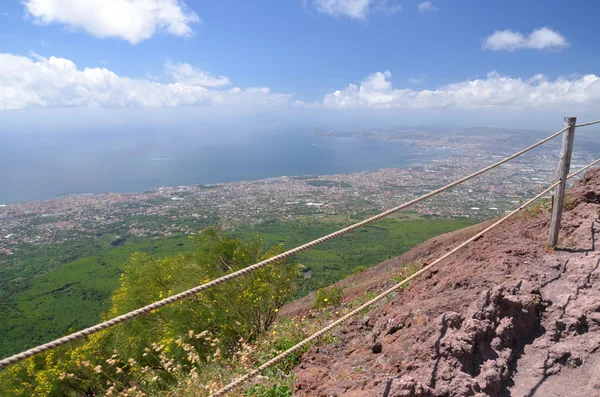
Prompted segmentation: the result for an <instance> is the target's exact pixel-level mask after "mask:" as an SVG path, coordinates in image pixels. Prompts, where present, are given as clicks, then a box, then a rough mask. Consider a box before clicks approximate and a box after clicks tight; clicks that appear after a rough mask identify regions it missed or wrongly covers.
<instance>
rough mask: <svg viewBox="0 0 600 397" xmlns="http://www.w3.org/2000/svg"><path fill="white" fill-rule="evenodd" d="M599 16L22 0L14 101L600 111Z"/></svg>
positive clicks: (524, 10)
mask: <svg viewBox="0 0 600 397" xmlns="http://www.w3.org/2000/svg"><path fill="white" fill-rule="evenodd" d="M153 3H154V8H150V9H149V8H148V7H147V5H148V4H150V5H152V4H153ZM124 4H125V5H126V8H125V11H124V8H123V7H124ZM158 4H162V5H160V6H158ZM165 4H167V6H165ZM160 7H163V8H164V9H160ZM598 15H600V3H598V2H596V1H574V2H572V1H508V0H503V1H483V0H482V1H474V0H473V1H458V0H456V1H447V0H446V1H443V0H437V1H436V0H432V1H428V2H423V1H412V0H402V1H395V0H387V1H384V0H304V1H302V0H297V1H296V0H286V1H282V0H263V1H260V2H255V1H233V0H229V1H228V0H224V1H202V0H194V1H191V0H187V1H185V2H184V1H181V0H168V1H163V2H159V1H158V0H143V1H142V0H133V1H131V2H128V1H127V0H104V1H93V0H25V1H12V0H8V1H4V2H3V3H2V4H0V37H1V38H2V40H0V53H2V54H3V55H2V56H3V57H4V58H3V59H2V60H0V61H1V62H0V69H3V70H0V72H2V73H0V109H4V111H6V110H17V111H18V110H25V109H36V108H64V107H67V108H80V107H91V108H115V107H116V108H119V107H125V108H135V107H151V108H153V107H166V108H170V107H177V106H201V107H206V106H210V107H212V106H215V107H220V108H227V107H230V106H234V107H236V108H239V107H249V108H261V109H267V110H277V111H278V110H281V109H288V110H289V109H291V108H293V109H295V110H297V109H299V108H301V109H304V110H305V111H307V112H309V111H310V110H311V109H313V110H314V109H321V110H323V109H330V110H332V111H333V109H339V108H342V109H360V110H365V111H367V110H374V111H376V110H378V109H379V110H380V109H386V110H387V111H388V113H389V112H392V113H393V112H394V111H396V112H398V114H401V113H402V112H407V111H409V110H411V109H413V110H416V111H419V112H424V111H426V110H428V109H435V110H436V114H442V116H441V117H442V118H443V113H444V112H443V111H440V109H442V110H447V113H448V114H450V113H452V112H454V111H465V114H468V111H469V110H473V109H481V110H484V111H486V112H489V111H496V113H497V114H498V115H499V114H501V112H502V111H508V112H524V111H526V110H531V111H533V112H534V113H536V112H550V111H559V110H560V111H562V113H564V112H566V111H574V112H577V113H578V114H593V112H594V110H595V109H597V108H598V107H599V105H600V80H598V77H597V76H598V75H600V72H599V68H600V41H598V40H597V37H598V36H599V34H600V28H598V24H597V21H596V18H597V16H598ZM530 35H531V36H530ZM51 57H55V58H54V59H55V61H52V59H53V58H51ZM57 60H58V61H57ZM2 64H3V65H4V66H2ZM7 65H8V66H7ZM85 68H88V70H87V72H85ZM540 74H541V75H543V76H540ZM2 75H4V77H2ZM534 76H536V77H534ZM352 84H354V85H355V87H354V86H352ZM267 87H268V90H267ZM336 91H337V92H338V94H334V93H335V92H336ZM132 92H133V93H134V94H131V93H132ZM2 111H3V110H0V112H2ZM562 113H561V114H562ZM553 114H554V113H553ZM11 117H18V116H14V115H12V116H11Z"/></svg>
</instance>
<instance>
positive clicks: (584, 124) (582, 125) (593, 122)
mask: <svg viewBox="0 0 600 397" xmlns="http://www.w3.org/2000/svg"><path fill="white" fill-rule="evenodd" d="M598 123H600V120H596V121H590V122H588V123H581V124H575V127H585V126H588V125H593V124H598Z"/></svg>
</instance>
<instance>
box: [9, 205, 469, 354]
mask: <svg viewBox="0 0 600 397" xmlns="http://www.w3.org/2000/svg"><path fill="white" fill-rule="evenodd" d="M349 223H350V221H349V220H348V219H346V218H345V217H337V218H331V219H327V220H322V221H315V220H310V219H298V220H295V221H292V222H286V223H265V224H260V225H255V226H244V227H239V228H236V229H234V230H230V231H228V232H227V233H228V234H230V235H232V236H234V237H238V238H241V239H243V240H248V239H252V238H255V236H256V235H260V236H261V237H262V238H263V240H264V242H265V245H267V246H271V245H274V244H280V243H282V244H284V247H285V248H293V247H295V246H297V245H299V244H302V243H305V242H307V241H309V240H311V239H314V238H316V237H320V236H322V235H324V234H327V233H330V232H332V231H334V230H337V229H338V228H340V227H342V226H346V225H348V224H349ZM471 224H473V221H470V220H465V219H460V220H458V219H437V218H425V217H421V216H418V215H416V214H414V213H407V214H403V215H400V216H399V217H396V218H393V219H385V220H381V221H378V222H376V223H374V224H372V225H370V226H366V227H364V228H361V229H359V230H356V231H354V232H351V233H349V234H348V235H345V236H343V237H341V238H338V239H335V240H332V241H329V242H326V243H323V244H322V245H320V246H317V247H315V248H313V249H311V250H309V251H306V252H303V253H301V254H298V255H297V256H296V258H295V260H296V261H297V262H298V263H302V264H303V265H304V266H305V268H304V269H303V270H304V271H305V272H307V273H306V276H308V275H309V274H310V275H311V277H310V278H305V277H300V278H299V280H298V289H297V291H296V296H297V297H298V296H302V295H305V294H307V293H308V292H310V291H312V290H314V289H317V288H319V287H322V286H326V285H329V284H331V283H334V282H336V281H338V280H340V279H342V278H344V277H346V276H347V275H349V274H351V273H352V270H353V269H354V268H355V267H357V266H366V267H370V266H373V265H376V264H378V263H380V262H381V261H383V260H385V259H388V258H392V257H395V256H397V255H400V254H402V253H403V252H406V251H407V250H409V249H410V248H411V247H413V246H414V245H416V244H418V243H420V242H422V241H424V240H426V239H428V238H430V237H433V236H436V235H438V234H441V233H446V232H449V231H452V230H456V229H459V228H462V227H465V226H468V225H471ZM193 243H194V242H193V240H192V239H189V238H188V237H187V236H183V235H182V236H178V237H171V238H161V239H153V240H148V241H142V242H133V243H128V242H126V243H125V244H124V245H122V246H119V247H117V248H114V247H112V246H110V245H103V246H90V247H85V246H79V245H71V246H69V245H65V246H62V247H46V248H42V249H36V250H33V251H30V252H29V253H27V254H26V255H23V256H22V257H20V258H13V259H12V263H13V265H14V266H12V267H11V268H12V269H13V272H15V271H16V270H15V269H19V268H21V269H23V271H22V275H23V276H22V277H20V278H17V277H14V278H13V279H11V280H10V281H9V280H7V279H6V278H4V280H0V281H1V282H2V284H3V285H2V287H3V288H2V290H3V295H4V296H3V299H2V303H1V304H0V315H1V316H2V321H1V322H0V356H6V355H8V354H11V353H14V352H17V351H20V350H23V349H26V348H29V347H31V346H34V345H37V344H39V343H43V342H46V341H48V340H50V339H52V338H55V337H58V336H61V335H63V334H65V333H67V332H68V331H69V330H70V329H81V328H83V327H86V326H89V325H92V324H94V323H95V322H97V321H98V320H99V319H100V317H101V313H102V312H103V311H105V310H106V309H107V308H108V307H109V306H110V296H111V294H112V292H113V291H114V289H115V288H116V287H117V286H118V279H119V274H120V271H121V266H122V265H123V264H124V263H125V261H127V259H128V258H129V257H130V255H131V254H132V253H133V252H135V251H144V252H148V253H150V254H151V255H153V256H155V257H160V256H167V255H171V254H174V253H180V252H188V251H190V250H193ZM84 252H88V253H91V254H92V255H89V256H84V255H85V254H82V253H84ZM53 253H54V254H56V255H58V254H60V255H62V256H60V258H63V259H62V260H60V261H58V262H57V263H53V266H52V267H50V266H48V261H50V260H52V254H53ZM71 256H74V257H76V256H83V257H80V258H79V259H75V260H68V259H66V260H65V259H64V258H69V257H71ZM61 262H63V263H61ZM44 266H46V267H44ZM39 268H41V269H44V268H46V269H52V268H53V270H50V271H47V272H45V273H44V272H39V270H38V271H37V273H36V272H34V270H36V269H39ZM4 276H5V277H6V276H7V275H6V274H5V275H4ZM7 291H11V292H10V294H9V293H7Z"/></svg>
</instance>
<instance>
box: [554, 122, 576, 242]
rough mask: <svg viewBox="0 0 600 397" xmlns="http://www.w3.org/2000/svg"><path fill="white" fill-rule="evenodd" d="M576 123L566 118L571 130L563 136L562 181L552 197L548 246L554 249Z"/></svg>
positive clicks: (560, 178)
mask: <svg viewBox="0 0 600 397" xmlns="http://www.w3.org/2000/svg"><path fill="white" fill-rule="evenodd" d="M576 121H577V118H576V117H565V127H566V126H568V127H569V129H568V130H566V131H565V133H564V134H563V141H562V149H561V151H560V161H559V163H558V173H557V174H558V175H557V180H559V181H561V183H560V184H559V185H558V186H556V188H554V195H553V197H552V218H551V219H550V236H549V238H548V244H549V245H550V247H552V248H556V244H557V243H558V234H559V233H560V221H561V218H562V212H563V205H564V202H565V186H566V181H567V176H568V175H569V169H570V168H571V155H572V154H573V140H574V139H575V124H576Z"/></svg>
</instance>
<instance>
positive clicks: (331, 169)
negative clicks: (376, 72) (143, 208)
mask: <svg viewBox="0 0 600 397" xmlns="http://www.w3.org/2000/svg"><path fill="white" fill-rule="evenodd" d="M449 155H450V154H449V153H448V152H447V151H445V150H443V149H425V148H423V147H419V146H413V145H408V144H405V143H401V142H390V141H381V140H372V139H361V138H351V137H333V136H314V135H311V134H309V133H308V131H307V130H306V129H302V128H296V129H295V128H287V129H286V128H284V129H277V130H272V129H268V130H266V131H262V130H252V131H246V132H244V131H224V130H219V129H218V128H215V129H213V130H210V131H203V132H197V131H194V130H186V131H185V132H182V131H165V130H156V131H138V130H126V131H118V130H110V131H103V130H93V131H83V132H77V131H68V132H64V133H63V132H57V131H53V132H51V133H39V132H31V133H27V132H22V131H21V132H19V133H4V134H3V136H2V144H1V145H0V205H2V204H10V203H15V202H22V201H30V200H43V199H49V198H53V197H57V196H62V195H69V194H86V193H106V192H142V191H145V190H148V189H150V188H152V187H157V186H181V185H194V184H216V183H223V182H234V181H243V180H256V179H263V178H269V177H277V176H284V175H287V176H300V175H327V174H339V173H354V172H360V171H371V170H377V169H381V168H397V167H407V166H410V165H415V164H422V163H427V162H430V161H432V160H434V159H438V158H442V157H448V156H449Z"/></svg>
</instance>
